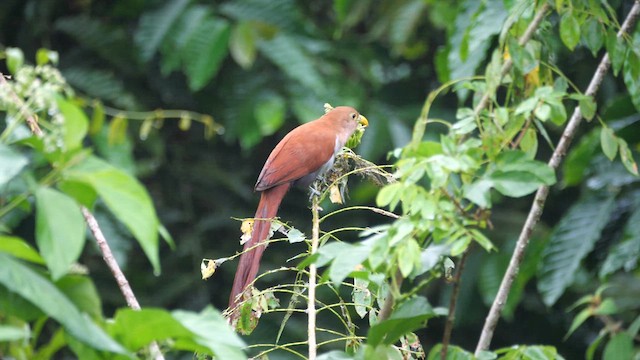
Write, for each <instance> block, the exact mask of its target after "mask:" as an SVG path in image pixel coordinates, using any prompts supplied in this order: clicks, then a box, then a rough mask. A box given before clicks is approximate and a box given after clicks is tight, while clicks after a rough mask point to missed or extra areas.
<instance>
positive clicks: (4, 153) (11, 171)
mask: <svg viewBox="0 0 640 360" xmlns="http://www.w3.org/2000/svg"><path fill="white" fill-rule="evenodd" d="M28 162H29V160H28V159H27V157H26V156H24V155H22V154H20V153H19V152H17V151H15V150H14V149H12V148H10V147H9V146H7V145H5V144H0V187H3V186H4V185H5V184H6V183H7V182H9V180H11V179H12V178H13V177H14V176H16V175H18V173H20V171H21V170H22V169H23V168H24V167H25V165H27V163H28Z"/></svg>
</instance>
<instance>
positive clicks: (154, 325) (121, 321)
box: [109, 308, 192, 351]
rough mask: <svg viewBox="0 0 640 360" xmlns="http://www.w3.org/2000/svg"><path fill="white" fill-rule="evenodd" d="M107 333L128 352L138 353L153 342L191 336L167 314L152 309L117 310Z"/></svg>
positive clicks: (164, 311)
mask: <svg viewBox="0 0 640 360" xmlns="http://www.w3.org/2000/svg"><path fill="white" fill-rule="evenodd" d="M109 332H110V333H111V334H112V335H113V337H114V338H115V339H116V340H118V341H119V342H120V343H121V344H122V345H124V346H125V347H126V348H127V349H129V350H130V351H138V350H140V349H142V348H143V347H144V346H147V345H148V344H149V343H150V342H151V341H153V340H160V341H162V340H167V339H177V338H181V337H187V338H188V337H191V336H192V334H191V333H190V332H189V330H187V329H186V328H185V327H184V326H182V325H181V324H180V323H179V322H178V321H177V320H176V319H175V318H174V317H173V316H171V314H170V313H169V312H167V311H166V310H163V309H153V308H144V309H141V310H133V309H126V308H125V309H120V310H118V312H117V313H116V315H115V317H114V319H113V324H112V325H111V327H110V329H109ZM134 334H135V336H132V335H134Z"/></svg>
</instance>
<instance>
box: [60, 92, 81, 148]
mask: <svg viewBox="0 0 640 360" xmlns="http://www.w3.org/2000/svg"><path fill="white" fill-rule="evenodd" d="M58 108H59V109H60V112H61V113H62V116H64V128H63V130H62V131H63V134H64V136H63V139H64V144H65V146H66V148H67V150H73V149H76V148H79V147H81V146H82V140H84V137H85V136H86V135H87V131H88V130H89V119H87V115H85V113H84V112H83V111H82V110H81V109H80V108H79V107H77V106H76V105H75V104H73V103H72V102H70V101H66V100H63V99H58Z"/></svg>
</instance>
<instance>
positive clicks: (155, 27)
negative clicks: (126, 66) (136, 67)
mask: <svg viewBox="0 0 640 360" xmlns="http://www.w3.org/2000/svg"><path fill="white" fill-rule="evenodd" d="M190 2H191V1H190V0H177V1H169V2H166V3H165V5H164V6H163V7H161V8H159V9H157V10H154V11H152V12H148V13H146V14H144V15H143V16H142V17H141V18H140V24H139V26H138V30H137V31H136V34H135V41H136V44H137V45H138V47H139V48H140V53H141V57H142V60H144V61H149V60H151V58H152V57H153V55H154V54H155V53H156V51H157V49H158V47H159V46H160V43H161V42H162V40H163V39H164V38H165V37H166V36H167V33H168V32H169V31H170V29H171V27H172V26H173V24H174V23H175V22H176V19H178V17H179V16H180V14H181V13H182V12H183V11H184V8H185V7H186V6H187V5H188V4H189V3H190Z"/></svg>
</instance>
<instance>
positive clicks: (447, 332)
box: [440, 247, 471, 360]
mask: <svg viewBox="0 0 640 360" xmlns="http://www.w3.org/2000/svg"><path fill="white" fill-rule="evenodd" d="M470 252H471V247H468V248H467V250H465V252H464V254H462V258H461V259H460V262H459V263H458V271H457V272H456V276H455V278H454V279H453V291H452V292H451V299H449V314H448V315H447V323H446V325H445V326H444V335H443V336H442V350H441V352H440V358H441V359H442V360H445V359H446V358H447V351H448V348H449V342H450V341H451V332H452V331H453V321H454V320H455V318H456V303H457V301H458V293H460V279H461V278H462V271H463V270H464V264H465V263H466V262H467V258H468V257H469V253H470Z"/></svg>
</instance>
